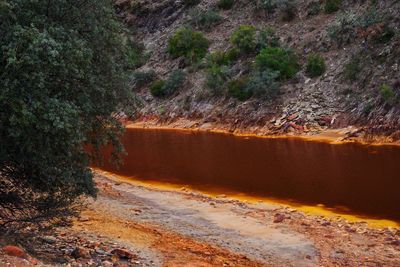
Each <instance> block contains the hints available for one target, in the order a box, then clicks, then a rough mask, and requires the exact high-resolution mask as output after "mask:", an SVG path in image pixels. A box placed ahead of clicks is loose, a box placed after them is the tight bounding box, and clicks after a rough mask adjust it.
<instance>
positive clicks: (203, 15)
mask: <svg viewBox="0 0 400 267" xmlns="http://www.w3.org/2000/svg"><path fill="white" fill-rule="evenodd" d="M221 21H222V17H221V16H220V15H219V14H218V12H216V11H214V10H207V11H201V10H194V11H193V12H192V13H191V24H192V25H193V26H195V27H196V28H199V29H202V30H210V29H211V28H212V27H214V26H215V25H217V24H219V23H220V22H221Z"/></svg>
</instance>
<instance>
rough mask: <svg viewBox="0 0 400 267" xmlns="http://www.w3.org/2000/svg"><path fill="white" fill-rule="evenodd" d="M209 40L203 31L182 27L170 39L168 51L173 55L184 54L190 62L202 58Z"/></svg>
mask: <svg viewBox="0 0 400 267" xmlns="http://www.w3.org/2000/svg"><path fill="white" fill-rule="evenodd" d="M208 46H209V42H208V40H207V39H206V38H205V37H204V35H203V34H202V33H201V32H196V31H192V30H190V29H187V28H181V29H179V30H178V31H177V32H175V34H174V35H173V36H172V37H171V38H170V39H169V41H168V52H169V54H170V55H172V56H173V57H179V56H184V57H185V58H186V60H188V61H189V62H190V63H192V62H196V61H198V60H200V59H202V58H203V57H204V56H205V55H206V53H207V50H208Z"/></svg>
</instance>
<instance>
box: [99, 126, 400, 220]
mask: <svg viewBox="0 0 400 267" xmlns="http://www.w3.org/2000/svg"><path fill="white" fill-rule="evenodd" d="M123 143H124V145H125V149H126V151H127V153H128V155H127V156H126V157H124V160H125V163H124V164H123V165H122V166H121V167H120V168H119V169H117V168H115V167H114V166H113V165H111V164H109V163H107V164H105V166H102V169H104V170H106V171H110V172H114V173H116V174H120V175H124V176H134V177H135V178H136V179H139V180H143V181H157V182H168V183H175V184H179V185H190V186H192V187H193V188H197V189H200V190H206V191H207V190H208V191H214V192H216V191H217V192H220V193H223V192H229V193H232V192H236V193H244V194H247V195H250V196H256V197H257V196H258V197H266V198H275V199H280V200H282V201H292V202H294V203H300V204H307V205H317V204H323V205H325V206H326V207H327V208H333V209H336V210H341V211H343V210H347V212H348V213H351V214H357V215H365V216H367V217H373V218H385V219H391V220H395V221H400V148H399V147H394V146H365V145H360V144H340V145H331V144H327V143H322V142H311V141H304V140H301V139H287V138H286V139H269V138H257V137H237V136H233V135H229V134H219V133H206V132H194V131H193V132H192V131H175V130H155V129H127V130H126V133H125V136H124V138H123Z"/></svg>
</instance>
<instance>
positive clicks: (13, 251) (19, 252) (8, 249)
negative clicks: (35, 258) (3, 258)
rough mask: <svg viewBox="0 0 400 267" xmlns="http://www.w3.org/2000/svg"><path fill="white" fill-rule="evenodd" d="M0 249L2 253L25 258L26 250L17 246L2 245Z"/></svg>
mask: <svg viewBox="0 0 400 267" xmlns="http://www.w3.org/2000/svg"><path fill="white" fill-rule="evenodd" d="M2 250H3V251H4V253H6V254H7V255H9V256H13V257H19V258H26V257H27V254H26V252H25V251H24V250H23V249H22V248H20V247H17V246H11V245H10V246H4V247H3V248H2Z"/></svg>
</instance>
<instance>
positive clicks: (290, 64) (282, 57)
mask: <svg viewBox="0 0 400 267" xmlns="http://www.w3.org/2000/svg"><path fill="white" fill-rule="evenodd" d="M256 66H257V68H258V69H259V70H262V71H264V70H268V69H271V70H274V71H278V72H279V78H280V79H281V80H285V79H290V78H292V77H293V76H294V75H295V74H296V73H297V72H298V71H299V64H298V62H297V56H296V55H295V54H294V53H293V52H292V51H291V50H287V49H283V48H280V47H266V48H264V49H262V50H261V51H260V53H259V54H258V55H257V57H256Z"/></svg>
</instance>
